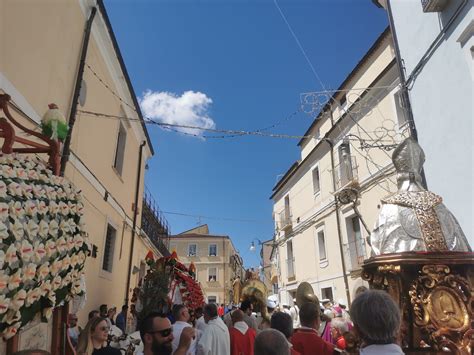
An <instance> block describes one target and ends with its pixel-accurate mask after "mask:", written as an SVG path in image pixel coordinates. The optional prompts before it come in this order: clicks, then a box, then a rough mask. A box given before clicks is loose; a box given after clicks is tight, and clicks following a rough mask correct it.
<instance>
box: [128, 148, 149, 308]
mask: <svg viewBox="0 0 474 355" xmlns="http://www.w3.org/2000/svg"><path fill="white" fill-rule="evenodd" d="M145 146H146V141H143V142H142V143H141V144H140V150H139V152H138V167H137V183H136V187H135V202H134V205H133V206H134V209H133V222H132V242H131V245H130V256H129V259H128V274H127V288H126V289H125V302H124V304H125V305H127V306H128V295H129V289H130V278H131V276H132V261H133V247H134V245H135V229H136V227H137V216H138V197H139V195H140V181H141V177H142V157H143V148H145Z"/></svg>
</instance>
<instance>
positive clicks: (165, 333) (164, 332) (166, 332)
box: [147, 328, 173, 337]
mask: <svg viewBox="0 0 474 355" xmlns="http://www.w3.org/2000/svg"><path fill="white" fill-rule="evenodd" d="M147 333H148V334H160V335H161V336H162V337H167V336H169V335H170V334H171V333H173V328H168V329H163V330H154V331H152V332H147Z"/></svg>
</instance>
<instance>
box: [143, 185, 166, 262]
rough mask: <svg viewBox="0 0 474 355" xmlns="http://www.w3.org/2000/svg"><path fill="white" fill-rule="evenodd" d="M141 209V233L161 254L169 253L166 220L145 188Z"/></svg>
mask: <svg viewBox="0 0 474 355" xmlns="http://www.w3.org/2000/svg"><path fill="white" fill-rule="evenodd" d="M142 210H143V211H142V232H143V234H145V235H146V236H147V237H148V239H150V240H151V242H152V243H153V245H154V246H155V247H156V248H157V249H158V251H159V252H160V253H161V255H163V256H168V255H170V252H169V249H168V248H169V236H170V229H169V226H168V221H167V220H166V218H165V217H164V216H163V213H162V212H161V211H160V209H159V208H158V205H157V204H156V202H155V200H154V199H153V197H152V196H151V194H150V193H149V191H147V190H145V193H144V196H143V206H142Z"/></svg>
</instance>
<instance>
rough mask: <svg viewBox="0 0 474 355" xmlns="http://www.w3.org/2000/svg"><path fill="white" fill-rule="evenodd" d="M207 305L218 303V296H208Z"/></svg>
mask: <svg viewBox="0 0 474 355" xmlns="http://www.w3.org/2000/svg"><path fill="white" fill-rule="evenodd" d="M207 303H217V297H216V296H207Z"/></svg>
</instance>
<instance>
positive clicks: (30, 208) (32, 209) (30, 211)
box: [25, 200, 38, 217]
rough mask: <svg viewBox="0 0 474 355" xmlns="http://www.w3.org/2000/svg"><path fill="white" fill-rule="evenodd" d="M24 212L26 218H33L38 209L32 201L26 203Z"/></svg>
mask: <svg viewBox="0 0 474 355" xmlns="http://www.w3.org/2000/svg"><path fill="white" fill-rule="evenodd" d="M25 211H26V214H27V215H28V216H31V217H35V216H36V213H38V207H37V206H36V202H35V201H33V200H28V201H26V202H25Z"/></svg>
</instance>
